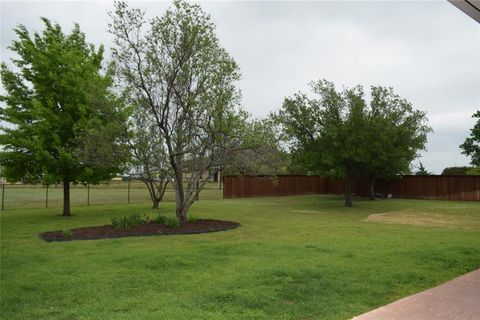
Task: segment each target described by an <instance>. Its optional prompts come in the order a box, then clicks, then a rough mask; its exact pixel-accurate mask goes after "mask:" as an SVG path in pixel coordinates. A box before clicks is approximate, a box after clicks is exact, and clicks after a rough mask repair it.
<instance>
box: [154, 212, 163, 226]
mask: <svg viewBox="0 0 480 320" xmlns="http://www.w3.org/2000/svg"><path fill="white" fill-rule="evenodd" d="M152 221H153V222H155V223H160V224H165V223H166V222H167V217H166V216H165V215H163V214H162V213H159V214H158V216H156V217H155V218H154V219H153V220H152Z"/></svg>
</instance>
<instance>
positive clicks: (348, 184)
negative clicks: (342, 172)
mask: <svg viewBox="0 0 480 320" xmlns="http://www.w3.org/2000/svg"><path fill="white" fill-rule="evenodd" d="M352 206H353V204H352V178H350V177H348V178H347V179H346V180H345V207H352Z"/></svg>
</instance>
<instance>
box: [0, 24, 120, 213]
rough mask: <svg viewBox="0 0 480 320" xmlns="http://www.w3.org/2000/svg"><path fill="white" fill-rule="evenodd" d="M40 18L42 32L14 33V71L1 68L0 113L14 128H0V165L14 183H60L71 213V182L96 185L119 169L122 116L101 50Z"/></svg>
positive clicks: (75, 33) (81, 36)
mask: <svg viewBox="0 0 480 320" xmlns="http://www.w3.org/2000/svg"><path fill="white" fill-rule="evenodd" d="M42 21H43V23H44V26H45V29H44V30H43V32H42V33H41V34H40V33H34V34H33V36H31V35H30V33H29V32H28V30H27V29H26V28H25V27H24V26H22V25H20V26H18V27H17V28H16V29H15V32H16V34H17V36H18V40H15V41H13V42H12V45H11V46H10V47H9V48H10V49H11V50H12V51H14V52H15V53H17V55H18V58H16V59H12V63H13V65H14V67H15V69H11V68H9V67H8V66H7V65H6V63H2V65H1V70H0V75H1V78H2V83H3V86H4V88H5V92H6V93H5V95H3V96H0V101H2V102H4V103H5V106H4V107H2V109H1V113H0V116H1V120H3V121H5V122H7V123H9V124H10V125H9V126H3V127H2V128H1V131H2V133H1V134H0V144H1V145H2V146H3V151H2V152H1V154H0V161H1V163H2V166H3V167H4V171H3V173H4V174H5V176H6V177H7V178H9V179H11V180H13V181H19V180H21V181H25V182H40V181H41V182H43V183H46V184H48V183H53V182H63V183H64V185H65V188H66V193H65V198H64V202H65V206H64V215H69V214H70V207H69V189H68V185H69V183H70V182H75V183H76V182H81V183H98V182H100V181H101V180H104V179H109V178H110V177H112V176H113V175H115V174H117V173H119V172H121V171H122V170H121V165H122V163H123V162H124V160H125V157H126V153H125V152H124V151H125V150H124V148H123V141H122V137H123V136H124V135H123V133H124V131H125V129H124V122H125V112H124V110H123V109H122V103H121V102H122V101H121V100H119V99H117V98H116V97H115V95H114V94H113V92H112V91H111V90H110V87H111V85H112V81H111V78H110V76H109V74H108V73H107V74H103V73H102V59H103V47H102V46H101V47H100V48H99V49H98V50H96V49H95V48H94V46H93V45H89V44H87V43H86V40H85V35H84V34H83V33H82V32H81V31H80V28H79V26H78V25H75V27H74V28H73V30H72V32H71V33H70V34H69V35H65V34H64V33H63V32H62V30H61V28H60V25H58V24H52V23H51V22H50V21H49V20H48V19H45V18H42Z"/></svg>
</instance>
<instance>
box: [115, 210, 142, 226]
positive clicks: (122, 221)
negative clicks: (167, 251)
mask: <svg viewBox="0 0 480 320" xmlns="http://www.w3.org/2000/svg"><path fill="white" fill-rule="evenodd" d="M111 220H112V227H113V228H114V229H131V228H135V227H137V226H139V225H142V224H145V223H147V220H146V219H144V218H142V217H141V216H140V215H139V214H137V213H134V214H131V215H129V216H122V217H112V218H111Z"/></svg>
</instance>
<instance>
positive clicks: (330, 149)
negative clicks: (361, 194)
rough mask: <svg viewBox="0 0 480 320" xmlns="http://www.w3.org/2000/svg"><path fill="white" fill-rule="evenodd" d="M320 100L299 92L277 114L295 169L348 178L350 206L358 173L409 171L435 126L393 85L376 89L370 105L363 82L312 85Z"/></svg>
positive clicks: (346, 194)
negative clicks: (339, 88)
mask: <svg viewBox="0 0 480 320" xmlns="http://www.w3.org/2000/svg"><path fill="white" fill-rule="evenodd" d="M310 86H311V88H312V91H313V93H314V95H315V96H316V97H315V98H310V97H309V96H308V95H307V94H304V93H298V94H295V95H294V96H293V97H288V98H286V99H285V100H284V103H283V106H282V108H281V110H280V111H279V112H278V113H277V114H275V115H274V116H273V117H274V118H275V119H276V120H277V121H278V123H279V124H280V125H281V127H282V128H283V132H284V134H285V139H286V141H287V142H288V143H289V145H290V149H291V152H292V161H293V162H294V169H296V168H295V167H297V169H298V167H300V168H303V169H305V170H307V171H308V172H309V173H316V174H324V175H327V176H334V177H337V178H343V179H345V182H346V191H345V196H346V197H345V205H346V206H351V205H352V200H351V182H352V179H353V178H354V177H369V178H372V177H373V178H375V177H377V176H393V175H397V174H401V173H402V172H405V171H407V170H408V168H409V165H410V162H411V161H412V160H413V159H414V158H415V157H416V155H417V151H418V150H419V149H423V148H424V145H425V142H426V135H427V133H428V132H429V131H430V127H429V126H428V125H427V124H426V117H425V113H424V112H421V111H418V110H414V109H413V107H412V105H411V104H410V103H409V102H408V101H406V100H405V99H402V98H400V97H399V96H398V95H396V94H394V92H393V90H392V89H391V88H383V87H372V91H371V96H372V100H371V102H370V105H367V104H366V102H365V99H364V91H363V88H362V87H361V86H356V87H354V88H344V89H343V90H342V91H337V90H336V88H335V85H334V84H333V83H331V82H328V81H326V80H320V81H317V82H312V83H311V84H310Z"/></svg>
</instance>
